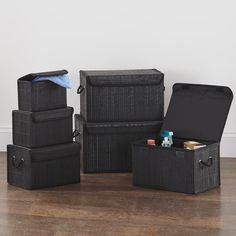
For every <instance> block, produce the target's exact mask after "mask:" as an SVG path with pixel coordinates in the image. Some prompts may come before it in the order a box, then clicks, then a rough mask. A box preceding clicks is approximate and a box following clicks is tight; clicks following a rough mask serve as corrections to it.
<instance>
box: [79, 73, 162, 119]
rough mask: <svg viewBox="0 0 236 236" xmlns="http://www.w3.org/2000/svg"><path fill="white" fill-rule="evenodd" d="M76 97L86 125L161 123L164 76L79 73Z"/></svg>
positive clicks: (151, 74) (155, 74)
mask: <svg viewBox="0 0 236 236" xmlns="http://www.w3.org/2000/svg"><path fill="white" fill-rule="evenodd" d="M78 93H79V94H81V97H80V109H81V115H82V116H83V117H84V118H85V120H86V121H87V122H110V121H114V122H119V121H120V122H123V121H131V122H132V121H155V120H163V111H164V74H163V73H161V72H160V71H158V70H156V69H148V70H118V71H80V87H79V88H78Z"/></svg>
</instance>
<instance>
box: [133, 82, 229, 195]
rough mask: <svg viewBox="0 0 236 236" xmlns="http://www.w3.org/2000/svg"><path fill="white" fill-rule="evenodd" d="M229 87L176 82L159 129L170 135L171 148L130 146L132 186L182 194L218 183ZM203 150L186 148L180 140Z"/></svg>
mask: <svg viewBox="0 0 236 236" xmlns="http://www.w3.org/2000/svg"><path fill="white" fill-rule="evenodd" d="M232 98H233V94H232V91H231V90H230V89H229V88H228V87H222V86H209V85H208V86H207V85H193V84H175V85H174V86H173V94H172V96H171V100H170V104H169V107H168V111H167V114H166V117H165V119H164V122H163V127H162V130H165V129H167V130H171V131H173V132H174V144H173V146H172V147H171V148H164V147H161V146H160V144H161V142H160V140H157V143H158V145H157V146H149V145H147V144H146V140H142V141H136V142H134V143H133V145H132V163H133V183H134V185H137V186H144V187H152V188H158V189H164V190H170V191H177V192H184V193H199V192H204V191H206V190H209V189H212V188H215V187H217V186H219V185H220V152H219V146H220V140H221V136H222V133H223V129H224V126H225V122H226V119H227V115H228V112H229V109H230V105H231V102H232ZM186 140H194V141H199V142H201V143H203V144H206V145H207V146H206V147H204V148H200V149H197V150H186V149H184V148H183V142H184V141H186Z"/></svg>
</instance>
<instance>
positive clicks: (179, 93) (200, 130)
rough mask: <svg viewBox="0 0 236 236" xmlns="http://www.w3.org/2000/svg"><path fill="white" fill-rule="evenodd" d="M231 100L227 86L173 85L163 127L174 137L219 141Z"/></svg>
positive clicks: (231, 95) (231, 94)
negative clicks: (171, 132)
mask: <svg viewBox="0 0 236 236" xmlns="http://www.w3.org/2000/svg"><path fill="white" fill-rule="evenodd" d="M232 99H233V93H232V91H231V89H230V88H228V87H224V86H212V85H200V84H182V83H177V84H174V85H173V91H172V96H171V99H170V104H169V107H168V110H167V113H166V117H165V119H164V122H163V126H162V130H165V129H166V130H170V131H173V133H174V137H176V138H184V139H188V140H199V141H200V140H202V141H211V142H220V140H221V136H222V133H223V130H224V126H225V123H226V120H227V116H228V113H229V109H230V105H231V102H232Z"/></svg>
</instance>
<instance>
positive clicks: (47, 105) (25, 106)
mask: <svg viewBox="0 0 236 236" xmlns="http://www.w3.org/2000/svg"><path fill="white" fill-rule="evenodd" d="M67 73H68V72H67V71H66V70H60V71H51V72H43V73H32V74H28V75H26V76H23V77H21V78H20V79H18V81H17V85H18V105H19V109H20V110H23V111H46V110H51V109H57V108H64V107H66V88H63V87H61V86H59V85H57V84H55V83H52V82H51V81H38V82H32V80H33V79H35V78H36V77H38V76H40V77H45V76H47V77H48V76H57V75H64V74H67Z"/></svg>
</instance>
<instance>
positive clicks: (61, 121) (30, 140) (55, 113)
mask: <svg viewBox="0 0 236 236" xmlns="http://www.w3.org/2000/svg"><path fill="white" fill-rule="evenodd" d="M72 114H73V108H72V107H67V108H62V109H56V110H50V111H40V112H28V111H19V110H15V111H13V112H12V121H13V144H15V145H20V146H25V147H30V148H33V147H43V146H49V145H55V144H62V143H70V142H73V135H72Z"/></svg>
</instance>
